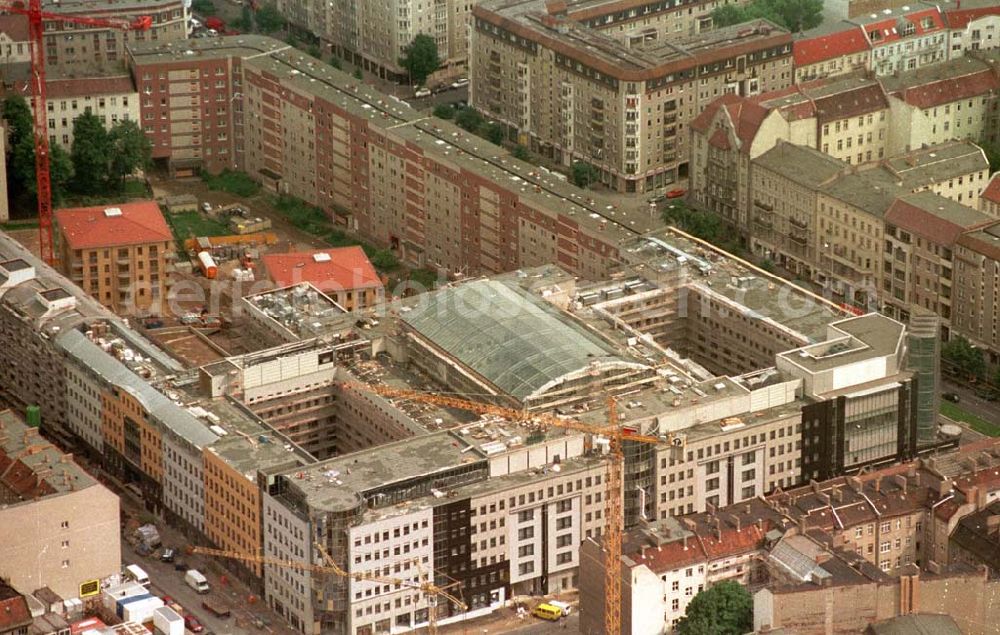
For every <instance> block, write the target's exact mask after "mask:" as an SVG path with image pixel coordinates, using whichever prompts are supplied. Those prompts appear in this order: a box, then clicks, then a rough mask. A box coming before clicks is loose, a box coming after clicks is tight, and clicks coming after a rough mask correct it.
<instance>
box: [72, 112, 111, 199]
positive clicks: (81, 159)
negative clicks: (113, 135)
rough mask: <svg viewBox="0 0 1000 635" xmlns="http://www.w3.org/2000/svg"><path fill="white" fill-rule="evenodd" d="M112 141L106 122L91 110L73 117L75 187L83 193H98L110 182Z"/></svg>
mask: <svg viewBox="0 0 1000 635" xmlns="http://www.w3.org/2000/svg"><path fill="white" fill-rule="evenodd" d="M110 149H111V146H110V143H109V140H108V131H107V130H106V129H105V128H104V124H103V123H101V120H100V119H98V118H97V115H95V114H93V113H91V112H85V113H83V114H82V115H80V116H78V117H77V118H76V119H74V120H73V147H72V148H71V149H70V158H71V159H72V161H73V189H74V190H75V191H76V192H79V193H80V194H88V195H93V194H98V193H100V192H101V191H102V190H103V189H104V187H105V186H106V185H107V183H108V173H109V168H110V162H109V160H110V158H111V153H110Z"/></svg>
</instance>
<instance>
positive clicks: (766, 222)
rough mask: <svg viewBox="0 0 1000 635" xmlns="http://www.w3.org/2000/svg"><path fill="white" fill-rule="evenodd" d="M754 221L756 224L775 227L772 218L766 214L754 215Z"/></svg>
mask: <svg viewBox="0 0 1000 635" xmlns="http://www.w3.org/2000/svg"><path fill="white" fill-rule="evenodd" d="M753 222H754V224H755V225H760V226H761V227H766V228H768V229H772V228H773V227H774V223H772V222H771V219H770V218H765V217H764V216H760V215H756V216H754V217H753Z"/></svg>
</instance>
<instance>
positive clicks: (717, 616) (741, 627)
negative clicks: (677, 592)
mask: <svg viewBox="0 0 1000 635" xmlns="http://www.w3.org/2000/svg"><path fill="white" fill-rule="evenodd" d="M752 629H753V598H752V597H750V592H749V591H747V590H746V589H745V588H744V587H743V585H741V584H739V583H738V582H733V581H732V580H726V581H725V582H720V583H718V584H716V585H714V586H711V587H709V588H707V589H705V590H704V591H702V592H701V593H699V594H698V595H696V596H694V599H693V600H691V603H690V604H688V607H687V612H686V615H685V616H684V617H682V618H681V620H680V621H679V622H678V623H677V633H679V635H743V633H746V632H749V631H750V630H752Z"/></svg>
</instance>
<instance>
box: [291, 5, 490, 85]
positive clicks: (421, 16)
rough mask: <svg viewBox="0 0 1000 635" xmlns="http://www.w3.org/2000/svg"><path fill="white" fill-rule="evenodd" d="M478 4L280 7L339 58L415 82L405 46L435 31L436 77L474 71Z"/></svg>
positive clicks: (381, 74) (398, 79)
mask: <svg viewBox="0 0 1000 635" xmlns="http://www.w3.org/2000/svg"><path fill="white" fill-rule="evenodd" d="M472 4H473V3H471V2H466V1H459V0H447V1H446V2H439V3H436V4H431V5H426V4H423V3H419V2H413V1H412V0H393V1H392V2H388V3H385V2H374V1H372V0H361V1H360V2H352V3H333V4H329V3H324V2H316V1H315V0H282V2H280V3H278V9H279V10H281V11H282V13H283V14H284V15H287V16H288V18H289V21H290V22H291V23H292V24H294V25H295V26H297V27H301V28H303V29H306V30H308V31H310V32H312V33H313V34H314V35H316V36H317V37H318V38H319V39H320V41H321V42H322V43H323V44H324V45H325V46H327V47H329V48H330V49H332V50H333V52H334V54H336V55H337V56H339V57H341V58H344V59H346V60H348V61H350V62H351V63H352V64H357V65H359V66H362V67H363V68H364V69H365V70H368V71H370V72H373V73H376V74H377V75H378V76H379V77H381V78H382V79H388V80H392V81H395V82H405V81H408V80H409V78H408V76H407V72H406V69H404V68H403V67H401V66H400V64H399V60H400V58H402V57H403V50H404V49H405V48H406V46H407V45H408V44H409V43H410V42H411V41H412V40H413V38H414V37H416V36H417V35H420V34H423V35H429V36H431V37H432V38H434V42H435V43H436V44H437V51H438V57H439V58H440V59H441V67H442V68H441V70H439V71H438V72H437V73H435V74H434V75H433V76H432V79H431V82H432V83H437V82H442V81H445V80H446V79H448V78H451V77H453V76H456V75H464V74H465V73H466V72H467V71H468V34H467V29H468V22H469V10H470V8H471V7H472ZM449 81H450V80H449Z"/></svg>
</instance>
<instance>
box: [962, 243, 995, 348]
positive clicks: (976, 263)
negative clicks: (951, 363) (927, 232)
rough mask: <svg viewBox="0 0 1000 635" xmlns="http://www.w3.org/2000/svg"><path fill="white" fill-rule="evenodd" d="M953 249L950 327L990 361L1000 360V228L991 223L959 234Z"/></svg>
mask: <svg viewBox="0 0 1000 635" xmlns="http://www.w3.org/2000/svg"><path fill="white" fill-rule="evenodd" d="M952 249H953V250H954V257H955V267H954V283H955V284H954V287H955V288H954V290H953V294H954V297H955V302H954V304H953V306H952V310H953V311H952V320H951V324H952V329H953V330H954V332H956V333H959V334H961V335H963V336H964V337H966V338H968V339H969V340H970V341H971V342H973V344H975V345H976V346H980V347H982V348H983V349H984V351H985V352H986V355H987V358H988V360H989V362H990V363H991V364H995V363H997V362H1000V335H998V334H1000V331H998V330H997V313H996V309H998V308H1000V292H998V285H1000V227H998V226H997V225H991V226H989V227H986V228H984V229H980V230H978V231H972V232H968V233H964V234H962V235H961V236H959V237H958V239H957V242H956V244H955V246H954V247H953V248H952Z"/></svg>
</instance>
